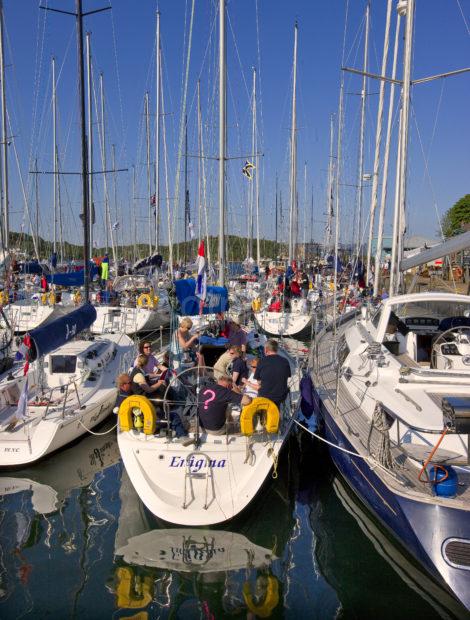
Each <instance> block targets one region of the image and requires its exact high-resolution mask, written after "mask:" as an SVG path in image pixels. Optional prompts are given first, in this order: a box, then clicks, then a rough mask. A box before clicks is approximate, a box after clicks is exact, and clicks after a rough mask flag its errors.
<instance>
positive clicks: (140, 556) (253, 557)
mask: <svg viewBox="0 0 470 620" xmlns="http://www.w3.org/2000/svg"><path fill="white" fill-rule="evenodd" d="M116 555H118V556H122V557H123V559H124V561H125V562H127V563H128V564H137V565H140V566H148V567H155V568H162V569H167V570H177V571H181V572H193V571H195V572H198V573H211V572H217V571H231V570H241V569H244V568H246V567H247V566H250V567H253V568H256V567H261V566H266V565H268V564H270V563H271V562H272V561H273V560H275V559H276V556H275V555H274V554H273V552H272V551H271V550H270V549H265V548H264V547H259V546H257V545H255V544H253V543H252V542H250V541H249V540H248V538H246V537H245V536H243V535H242V534H237V533H235V532H224V531H223V530H204V529H188V528H185V529H169V530H153V531H150V532H146V533H145V534H142V535H141V536H136V537H134V538H130V539H129V540H128V542H127V545H126V546H125V547H121V548H120V549H117V550H116Z"/></svg>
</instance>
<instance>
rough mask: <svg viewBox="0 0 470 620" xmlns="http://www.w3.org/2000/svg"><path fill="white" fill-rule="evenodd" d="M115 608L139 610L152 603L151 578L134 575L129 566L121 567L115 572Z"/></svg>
mask: <svg viewBox="0 0 470 620" xmlns="http://www.w3.org/2000/svg"><path fill="white" fill-rule="evenodd" d="M116 576H117V582H118V583H117V587H116V594H117V606H118V607H119V608H120V609H141V608H142V607H147V605H150V603H151V602H152V598H153V597H152V585H153V581H152V578H151V577H149V576H146V577H144V578H142V577H140V575H134V571H133V570H132V568H130V567H129V566H121V567H119V568H118V569H117V571H116Z"/></svg>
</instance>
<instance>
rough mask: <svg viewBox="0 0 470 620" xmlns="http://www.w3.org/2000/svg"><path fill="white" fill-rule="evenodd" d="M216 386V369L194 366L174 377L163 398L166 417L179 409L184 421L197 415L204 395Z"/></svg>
mask: <svg viewBox="0 0 470 620" xmlns="http://www.w3.org/2000/svg"><path fill="white" fill-rule="evenodd" d="M215 384H216V380H215V377H214V369H213V368H211V367H210V366H193V367H191V368H187V369H186V370H183V371H182V372H180V374H179V375H176V374H175V375H173V376H172V377H171V379H170V382H169V384H168V385H167V388H166V390H165V394H164V396H163V410H164V412H165V415H166V417H167V418H168V417H169V414H170V410H171V409H178V413H179V414H180V416H181V418H182V419H184V418H186V419H188V418H192V417H193V416H195V415H197V410H198V406H199V403H200V402H201V401H202V400H203V399H202V398H201V395H202V393H203V392H204V390H206V389H210V388H211V387H213V386H214V385H215Z"/></svg>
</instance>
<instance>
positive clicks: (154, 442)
mask: <svg viewBox="0 0 470 620" xmlns="http://www.w3.org/2000/svg"><path fill="white" fill-rule="evenodd" d="M219 31H220V32H219V35H220V70H219V80H220V81H219V116H220V121H221V122H220V127H219V131H220V136H219V209H220V222H219V225H220V236H219V282H220V283H221V285H223V283H224V281H225V246H224V218H225V160H226V157H225V139H226V136H225V122H226V114H225V90H226V83H225V80H226V76H225V72H226V68H225V0H220V4H219ZM200 258H203V256H200ZM200 264H201V265H203V262H202V261H201V262H200ZM195 287H196V282H195V281H194V280H177V281H176V283H175V288H176V291H175V292H176V295H177V296H178V298H179V300H180V306H181V309H180V314H181V315H182V316H188V315H190V316H192V317H195V316H197V315H198V314H199V307H200V304H199V303H198V299H197V295H196V294H195V290H196V288H195ZM227 296H228V293H227V289H226V288H225V287H224V286H220V287H213V288H212V289H211V287H208V291H207V295H206V298H205V302H204V308H203V313H201V314H200V316H199V324H200V325H201V326H202V325H204V321H205V320H206V319H205V316H206V315H205V313H206V312H207V313H213V312H217V313H220V312H224V311H225V310H226V309H227V307H226V301H227ZM209 316H210V314H209ZM256 340H259V339H255V338H253V342H255V341H256ZM227 342H228V341H227V339H224V338H222V339H220V338H218V337H217V334H216V335H215V336H214V335H210V334H208V333H206V334H204V333H203V334H202V335H201V337H200V343H201V344H204V346H205V347H206V348H207V349H206V350H207V354H206V352H204V357H205V360H206V366H194V364H192V363H189V365H187V366H183V365H182V366H180V367H179V368H178V372H179V374H175V375H174V376H173V377H172V378H171V381H170V383H169V385H168V387H167V390H166V393H165V396H164V398H163V399H160V402H157V406H158V407H159V408H162V409H163V416H162V411H160V413H159V418H160V419H159V420H157V419H156V415H155V409H154V405H153V404H152V403H151V402H150V401H149V400H148V399H146V398H145V397H143V396H138V397H137V396H133V397H128V398H127V399H126V400H124V401H123V403H122V404H121V406H120V408H119V430H118V442H119V449H120V451H121V455H122V459H123V462H124V465H125V467H126V471H127V473H128V475H129V478H130V479H131V482H132V484H133V486H134V488H135V489H136V491H137V493H138V495H139V497H140V498H141V500H142V502H143V503H144V504H145V506H146V507H147V508H148V509H149V510H150V512H151V513H153V514H154V515H156V516H157V517H159V518H160V519H163V520H164V521H167V522H170V523H174V524H179V525H185V526H203V525H204V526H207V525H213V524H216V523H223V522H226V521H229V520H230V519H232V518H234V517H235V516H236V515H238V514H239V513H240V512H241V511H243V510H244V509H245V508H246V507H247V506H248V505H249V504H250V503H251V502H252V500H253V499H254V498H255V496H256V495H257V494H258V492H259V490H260V489H261V487H262V485H263V484H264V482H265V481H266V480H267V478H268V476H269V474H270V472H271V470H272V469H273V468H274V469H275V468H276V467H277V461H278V458H279V454H280V451H281V449H282V448H283V446H284V445H285V442H286V440H287V438H288V436H289V433H290V431H291V429H292V426H293V420H294V416H295V412H296V403H297V399H298V385H299V367H298V365H297V360H296V359H295V358H294V357H292V356H290V355H289V354H288V353H287V352H286V351H280V352H281V353H282V355H284V356H285V357H286V358H287V359H288V361H289V364H290V366H291V374H292V377H291V386H290V389H291V397H290V401H289V403H287V402H286V403H284V404H283V406H282V408H281V411H280V412H277V413H276V412H275V411H274V409H273V408H272V407H271V406H270V405H269V402H270V401H268V402H267V403H265V402H264V403H262V404H261V405H260V407H261V409H260V410H259V411H260V413H261V410H262V411H264V414H263V413H261V415H262V416H264V417H263V419H264V420H265V422H264V423H262V424H260V425H257V426H256V425H255V427H254V428H251V426H250V425H248V426H245V425H244V424H240V425H239V428H240V430H237V431H236V432H233V433H230V434H227V435H225V436H217V435H211V434H209V433H206V432H205V431H204V432H202V431H201V428H200V427H199V423H198V404H199V402H201V399H202V393H203V392H204V390H206V391H207V390H209V397H210V392H211V386H214V383H215V381H214V374H213V368H212V367H211V366H212V364H213V362H215V360H216V359H217V357H218V356H220V354H221V353H222V352H224V351H225V345H226V344H227ZM255 346H256V353H257V354H261V350H262V346H261V343H260V342H258V343H257V344H256V345H255ZM214 395H215V393H214ZM258 400H259V399H258ZM254 403H256V399H255V401H254ZM271 405H274V404H273V403H271ZM274 407H275V406H274ZM254 408H255V409H256V408H257V406H256V407H254ZM276 411H277V408H276ZM179 414H181V415H182V418H183V420H184V422H185V423H187V424H189V437H188V439H187V440H185V441H184V442H181V439H178V438H176V437H174V433H173V431H172V430H171V417H172V416H175V415H179ZM233 415H234V419H240V418H239V416H240V415H241V413H240V411H239V410H238V411H233ZM243 417H244V416H243V415H242V418H243ZM271 417H273V419H274V418H276V419H277V422H274V423H273V424H272V425H270V424H269V420H270V419H271ZM237 428H238V426H237Z"/></svg>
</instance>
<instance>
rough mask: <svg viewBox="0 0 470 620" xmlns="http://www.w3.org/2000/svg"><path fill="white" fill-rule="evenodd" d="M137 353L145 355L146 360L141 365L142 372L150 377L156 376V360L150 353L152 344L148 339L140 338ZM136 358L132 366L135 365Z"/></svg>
mask: <svg viewBox="0 0 470 620" xmlns="http://www.w3.org/2000/svg"><path fill="white" fill-rule="evenodd" d="M139 355H145V357H146V358H147V362H146V364H145V365H144V367H143V369H142V370H143V371H144V374H145V375H146V376H147V377H148V378H150V379H154V378H156V377H157V376H158V375H159V374H160V373H158V372H156V370H157V366H158V360H157V358H156V357H155V355H153V354H152V345H151V344H150V342H149V341H148V340H142V342H140V343H139ZM137 359H138V357H136V359H135V360H134V366H137Z"/></svg>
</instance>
